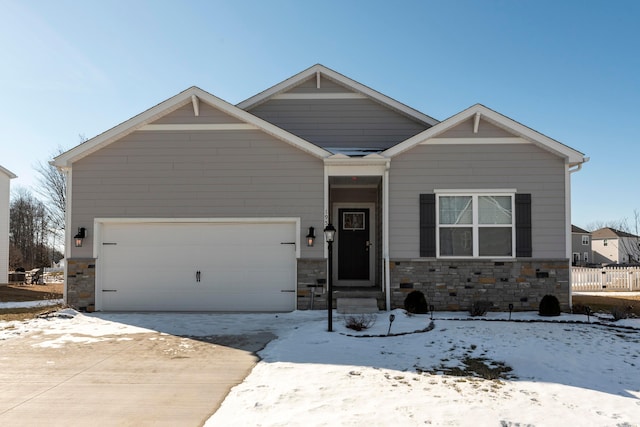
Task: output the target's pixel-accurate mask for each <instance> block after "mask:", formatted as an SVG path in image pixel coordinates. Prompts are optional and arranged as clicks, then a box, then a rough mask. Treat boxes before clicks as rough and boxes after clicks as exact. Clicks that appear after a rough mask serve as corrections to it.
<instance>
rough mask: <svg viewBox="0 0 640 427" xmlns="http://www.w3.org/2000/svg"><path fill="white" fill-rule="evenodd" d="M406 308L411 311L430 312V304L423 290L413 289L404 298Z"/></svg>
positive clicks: (418, 312)
mask: <svg viewBox="0 0 640 427" xmlns="http://www.w3.org/2000/svg"><path fill="white" fill-rule="evenodd" d="M404 309H405V310H407V311H408V312H409V313H416V314H425V313H428V312H429V305H428V304H427V299H426V298H425V297H424V294H423V293H422V292H420V291H412V292H410V293H409V295H407V297H406V298H405V299H404Z"/></svg>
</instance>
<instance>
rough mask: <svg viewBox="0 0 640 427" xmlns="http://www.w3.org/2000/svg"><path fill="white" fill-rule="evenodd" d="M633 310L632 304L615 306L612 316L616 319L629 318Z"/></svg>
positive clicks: (612, 309)
mask: <svg viewBox="0 0 640 427" xmlns="http://www.w3.org/2000/svg"><path fill="white" fill-rule="evenodd" d="M632 310H633V307H632V306H627V307H620V306H615V307H612V308H611V317H613V320H614V321H618V320H622V319H628V318H629V317H631V312H632Z"/></svg>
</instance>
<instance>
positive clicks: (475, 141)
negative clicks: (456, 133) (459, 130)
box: [418, 137, 533, 145]
mask: <svg viewBox="0 0 640 427" xmlns="http://www.w3.org/2000/svg"><path fill="white" fill-rule="evenodd" d="M496 144H533V142H531V141H528V140H526V139H524V138H519V137H506V138H477V137H476V138H431V139H427V140H425V141H423V142H421V143H420V144H418V145H496Z"/></svg>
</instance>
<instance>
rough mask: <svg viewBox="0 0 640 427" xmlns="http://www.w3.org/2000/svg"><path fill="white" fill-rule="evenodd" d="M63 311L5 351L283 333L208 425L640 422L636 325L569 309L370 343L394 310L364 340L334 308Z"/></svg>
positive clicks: (27, 327)
mask: <svg viewBox="0 0 640 427" xmlns="http://www.w3.org/2000/svg"><path fill="white" fill-rule="evenodd" d="M392 313H393V314H394V315H395V320H394V322H393V323H392V324H391V334H394V333H396V334H397V333H404V332H410V331H416V330H423V329H425V328H427V329H428V326H429V324H430V322H431V320H430V318H429V316H428V315H413V316H409V315H407V314H405V313H404V311H403V310H395V311H394V312H392ZM62 314H63V316H56V317H53V318H50V319H34V320H31V321H27V322H4V323H3V322H0V345H2V340H6V339H20V338H21V337H22V336H25V335H26V334H41V335H43V336H51V339H50V340H46V341H45V342H44V343H43V345H51V346H61V345H64V343H65V342H71V341H75V342H78V340H82V339H85V340H86V341H87V342H91V340H95V339H96V337H100V336H103V337H107V336H110V337H111V338H109V339H113V338H112V336H113V335H126V334H132V333H140V332H148V331H149V330H156V331H161V332H166V333H169V334H176V335H190V336H211V335H240V334H243V333H249V332H272V333H274V334H275V335H277V336H278V339H276V340H274V341H272V342H271V343H269V344H268V345H267V347H266V348H265V349H264V350H262V351H261V352H260V353H259V355H260V356H261V357H262V359H263V360H262V361H261V362H260V363H259V364H258V365H257V366H256V367H255V368H254V370H253V371H252V373H251V374H250V375H249V376H248V377H247V378H246V379H245V381H244V382H243V383H242V384H240V385H238V386H237V387H235V388H234V389H233V390H232V391H231V392H230V394H229V395H228V396H227V398H226V400H225V401H224V403H223V404H222V407H221V408H220V409H219V410H218V411H217V412H216V413H215V414H214V415H213V416H212V417H211V418H210V420H209V421H208V423H207V424H206V425H207V426H222V425H224V426H229V425H234V426H235V425H239V426H278V425H282V426H285V425H286V426H296V425H298V426H303V425H304V426H314V425H325V426H335V425H343V426H361V425H366V426H388V425H396V426H413V425H437V426H440V425H447V426H451V425H453V426H485V425H486V426H560V425H580V426H624V427H628V426H638V425H640V372H639V371H640V320H638V319H636V320H625V321H620V322H617V323H616V324H614V325H613V326H605V325H598V324H584V323H570V322H575V321H586V320H587V319H586V316H577V315H566V314H563V315H562V316H560V317H558V318H541V317H539V316H538V315H537V314H536V313H514V314H513V319H514V320H517V321H512V322H508V321H506V319H507V317H508V313H490V314H488V315H487V317H485V318H483V320H470V319H469V317H468V316H467V315H466V313H436V314H435V316H434V320H433V329H431V330H429V331H427V332H418V333H411V334H405V335H396V336H388V337H387V336H377V337H363V336H361V335H386V334H387V331H388V330H389V314H390V313H380V314H378V315H377V316H376V322H375V324H374V325H373V327H372V328H370V329H368V330H366V331H362V332H354V331H352V330H350V329H347V328H345V326H344V322H343V321H342V320H343V316H342V315H338V314H335V315H334V330H335V332H332V333H329V332H327V331H326V326H327V322H326V312H322V311H316V312H305V311H297V312H293V313H286V314H167V313H154V314H115V313H114V314H110V313H93V314H79V313H76V312H74V311H72V310H67V311H63V312H62ZM65 314H66V315H65ZM530 320H535V322H531V321H530ZM540 320H544V321H543V322H541V321H540ZM550 320H552V321H560V322H561V323H555V322H553V323H552V322H549V321H550ZM591 320H592V321H594V319H593V318H591ZM358 335H360V336H358ZM483 376H484V377H498V379H485V378H484V377H483Z"/></svg>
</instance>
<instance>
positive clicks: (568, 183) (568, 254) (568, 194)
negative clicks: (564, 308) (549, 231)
mask: <svg viewBox="0 0 640 427" xmlns="http://www.w3.org/2000/svg"><path fill="white" fill-rule="evenodd" d="M582 160H583V161H582V162H581V163H578V164H577V165H575V166H573V169H572V166H571V165H567V169H566V173H565V182H564V189H565V198H564V200H565V218H566V219H565V221H566V224H567V225H566V231H565V256H566V257H567V258H568V259H569V307H571V306H573V290H572V289H573V284H572V283H571V252H572V248H571V242H572V240H571V174H573V173H574V172H579V171H580V170H581V169H582V165H583V164H585V163H587V162H588V161H589V160H590V159H589V157H584V158H583V159H582Z"/></svg>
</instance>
